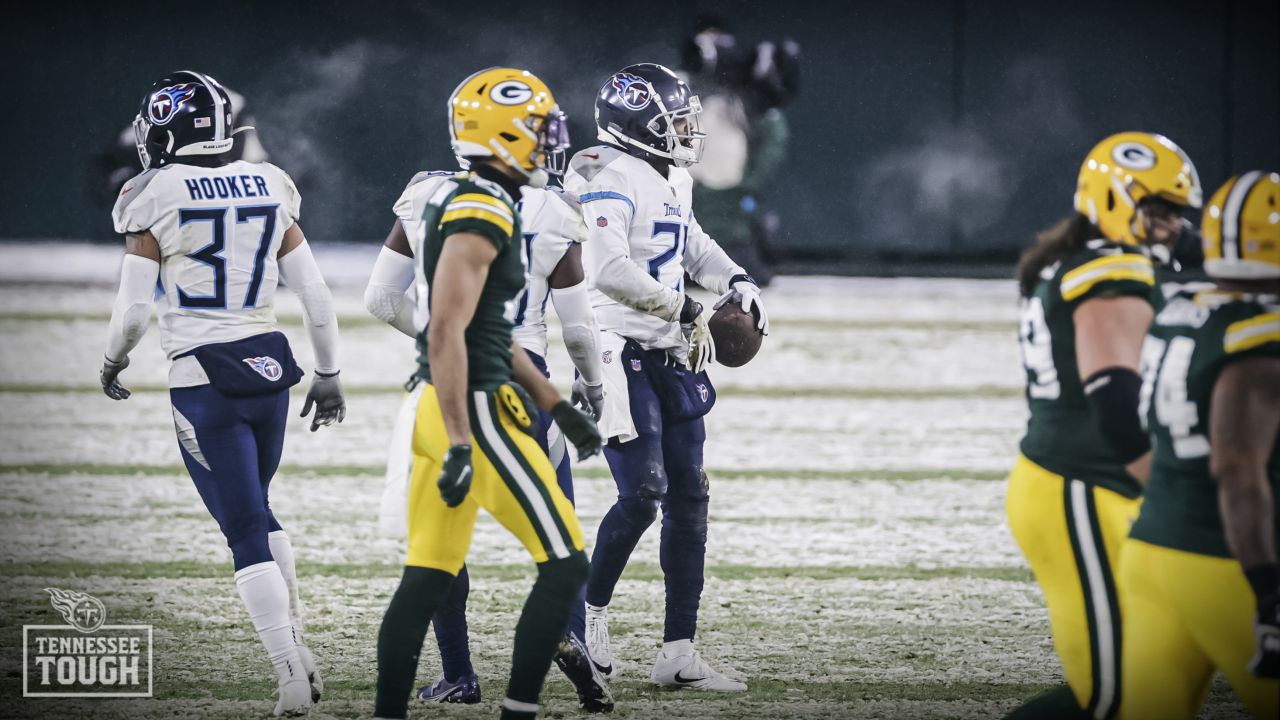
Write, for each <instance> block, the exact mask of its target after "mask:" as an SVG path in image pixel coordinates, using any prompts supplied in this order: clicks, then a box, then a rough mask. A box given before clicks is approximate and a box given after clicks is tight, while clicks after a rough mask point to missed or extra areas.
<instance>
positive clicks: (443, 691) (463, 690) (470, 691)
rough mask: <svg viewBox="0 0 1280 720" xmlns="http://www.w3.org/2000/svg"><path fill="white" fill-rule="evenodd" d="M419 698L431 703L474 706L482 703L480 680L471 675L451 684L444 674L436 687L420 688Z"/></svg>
mask: <svg viewBox="0 0 1280 720" xmlns="http://www.w3.org/2000/svg"><path fill="white" fill-rule="evenodd" d="M417 698H418V699H419V700H421V701H422V702H429V703H463V704H465V705H474V704H476V703H478V702H480V679H479V678H477V677H476V675H475V673H471V674H470V675H466V676H463V677H460V678H458V679H457V680H454V681H453V682H450V681H448V680H446V679H445V678H444V674H443V673H442V674H441V675H440V677H439V678H438V679H437V680H436V682H435V684H434V685H431V686H429V687H420V688H418V694H417Z"/></svg>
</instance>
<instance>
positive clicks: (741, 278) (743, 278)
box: [729, 273, 760, 287]
mask: <svg viewBox="0 0 1280 720" xmlns="http://www.w3.org/2000/svg"><path fill="white" fill-rule="evenodd" d="M736 282H749V283H751V284H752V285H755V286H756V287H760V283H758V282H756V279H755V278H753V277H751V276H750V275H748V274H746V273H738V274H737V275H734V276H733V277H731V278H729V287H733V284H734V283H736Z"/></svg>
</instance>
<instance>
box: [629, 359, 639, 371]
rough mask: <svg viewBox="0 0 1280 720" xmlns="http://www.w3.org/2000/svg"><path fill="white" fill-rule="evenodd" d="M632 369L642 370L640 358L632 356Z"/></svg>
mask: <svg viewBox="0 0 1280 720" xmlns="http://www.w3.org/2000/svg"><path fill="white" fill-rule="evenodd" d="M631 370H632V371H633V372H640V359H639V358H631Z"/></svg>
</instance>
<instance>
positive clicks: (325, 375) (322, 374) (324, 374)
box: [316, 370, 342, 378]
mask: <svg viewBox="0 0 1280 720" xmlns="http://www.w3.org/2000/svg"><path fill="white" fill-rule="evenodd" d="M340 372H342V371H341V370H334V371H333V372H331V373H327V372H320V371H319V370H317V371H316V377H322V378H331V377H338V373H340Z"/></svg>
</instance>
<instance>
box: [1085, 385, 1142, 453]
mask: <svg viewBox="0 0 1280 720" xmlns="http://www.w3.org/2000/svg"><path fill="white" fill-rule="evenodd" d="M1141 391H1142V377H1141V376H1139V375H1138V373H1136V372H1134V371H1132V370H1130V369H1128V368H1119V367H1112V368H1104V369H1102V370H1099V371H1098V372H1096V373H1094V374H1092V375H1090V376H1089V377H1088V378H1087V379H1085V381H1084V395H1085V399H1086V400H1087V401H1088V403H1089V411H1090V413H1091V414H1092V415H1093V421H1094V422H1095V423H1096V424H1097V426H1098V429H1099V430H1100V431H1101V432H1102V437H1103V438H1104V439H1105V440H1106V442H1107V444H1108V445H1110V446H1111V449H1112V450H1113V451H1115V454H1116V457H1117V458H1119V460H1120V462H1122V463H1124V464H1126V465H1127V464H1129V463H1131V462H1133V461H1134V460H1137V459H1138V458H1140V457H1142V456H1143V455H1144V454H1146V452H1147V451H1148V450H1150V449H1151V438H1150V436H1148V435H1147V432H1146V430H1145V429H1144V428H1143V427H1142V418H1141V416H1140V415H1139V414H1138V404H1139V403H1138V397H1139V395H1140V394H1141Z"/></svg>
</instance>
